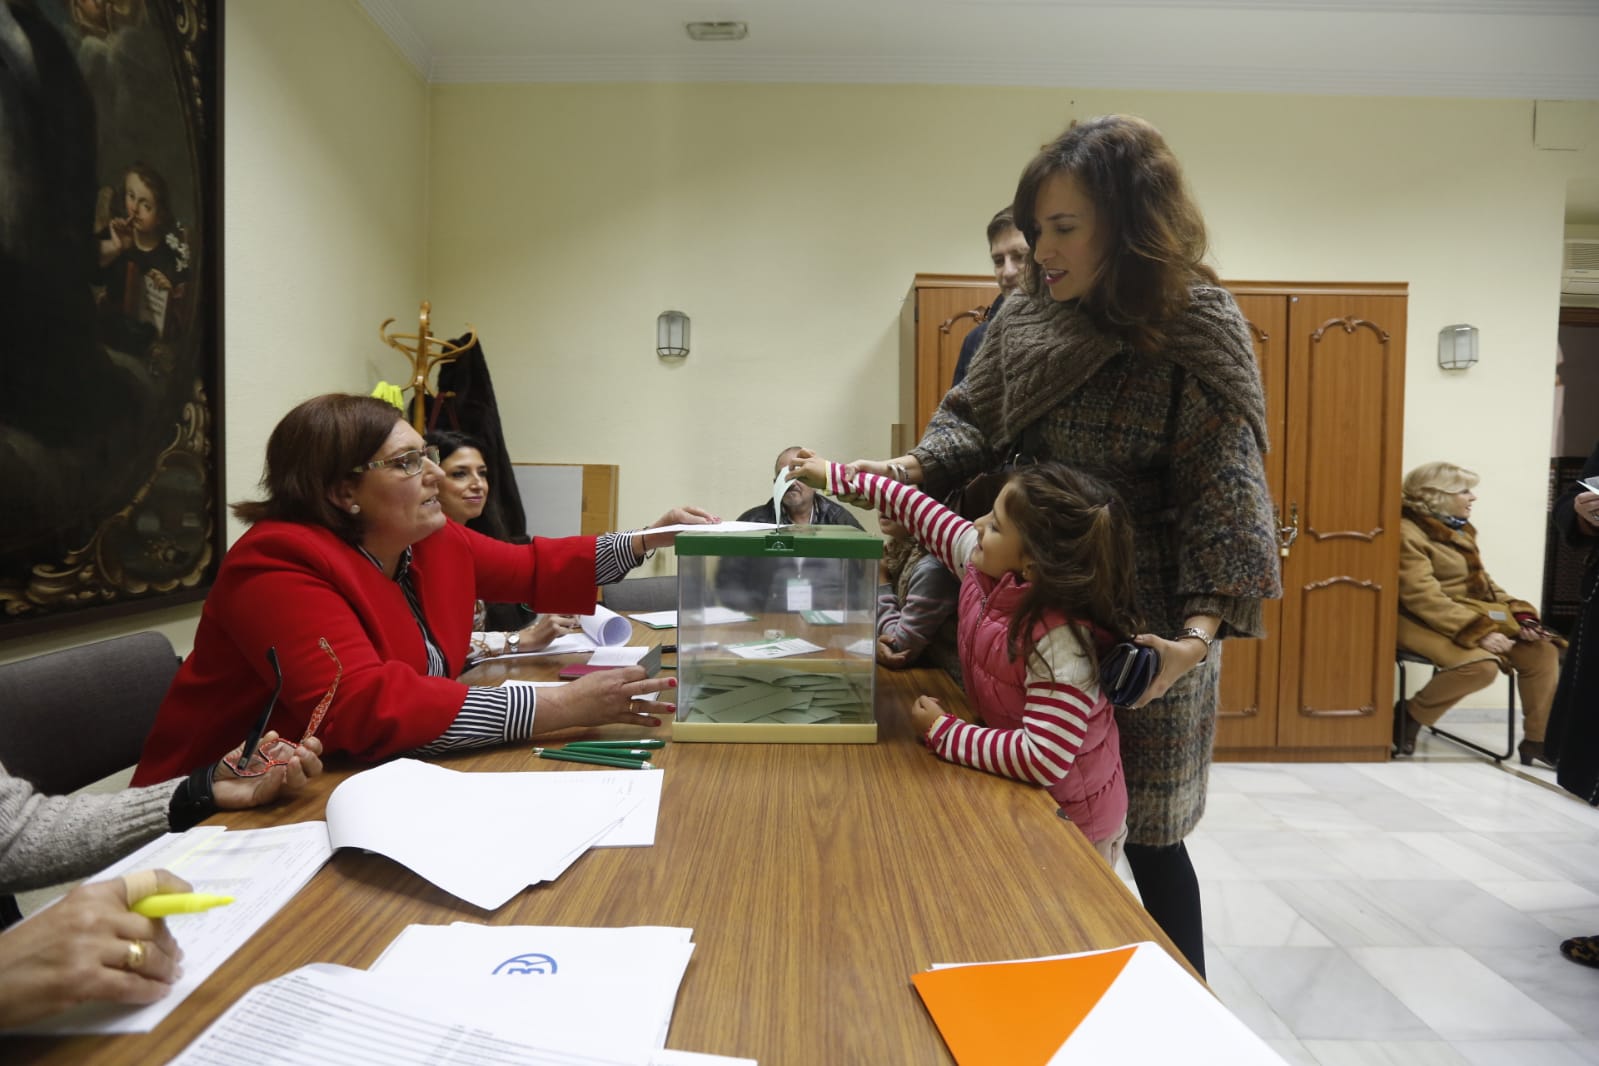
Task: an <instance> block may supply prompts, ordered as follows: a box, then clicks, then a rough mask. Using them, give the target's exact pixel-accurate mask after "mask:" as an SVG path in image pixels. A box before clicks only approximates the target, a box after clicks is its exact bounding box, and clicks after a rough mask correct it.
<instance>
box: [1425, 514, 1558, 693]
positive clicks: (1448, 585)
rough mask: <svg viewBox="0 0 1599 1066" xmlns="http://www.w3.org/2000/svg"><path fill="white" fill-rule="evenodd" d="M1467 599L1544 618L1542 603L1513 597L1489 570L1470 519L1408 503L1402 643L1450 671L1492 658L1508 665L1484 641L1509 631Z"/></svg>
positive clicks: (1507, 612) (1513, 613) (1511, 614)
mask: <svg viewBox="0 0 1599 1066" xmlns="http://www.w3.org/2000/svg"><path fill="white" fill-rule="evenodd" d="M1462 600H1475V601H1477V602H1479V603H1497V604H1502V605H1503V607H1504V613H1505V616H1506V619H1507V620H1511V619H1516V618H1531V619H1535V620H1536V619H1537V617H1538V609H1537V608H1536V607H1534V606H1533V605H1532V604H1530V603H1528V602H1527V601H1526V600H1518V599H1515V598H1514V597H1512V596H1511V595H1510V594H1509V593H1508V592H1506V591H1505V590H1504V589H1502V588H1500V587H1499V585H1498V584H1497V583H1496V582H1495V581H1494V579H1493V578H1492V577H1490V576H1489V575H1488V571H1487V570H1485V569H1483V565H1482V556H1481V555H1479V554H1478V552H1477V530H1476V528H1475V527H1474V526H1472V524H1471V523H1470V522H1467V523H1466V524H1465V525H1464V526H1462V527H1461V528H1460V529H1450V528H1449V526H1447V525H1446V524H1444V523H1443V522H1441V521H1439V520H1438V519H1437V518H1435V517H1433V516H1432V515H1429V514H1423V513H1421V512H1419V511H1415V510H1412V509H1411V508H1408V507H1407V508H1405V510H1404V512H1403V515H1402V516H1401V518H1400V519H1399V632H1398V643H1399V646H1400V647H1401V648H1403V649H1405V650H1406V651H1412V652H1415V653H1416V654H1417V655H1423V656H1426V657H1427V658H1428V659H1431V660H1432V661H1433V662H1434V663H1436V664H1437V665H1438V666H1439V667H1440V668H1442V669H1445V670H1450V669H1454V668H1455V667H1460V666H1465V665H1466V664H1467V663H1475V662H1483V661H1485V660H1488V659H1493V660H1496V661H1498V662H1499V665H1500V668H1501V669H1504V670H1508V669H1509V663H1508V661H1507V660H1504V659H1501V658H1500V657H1499V656H1497V655H1495V654H1494V653H1493V652H1491V651H1488V650H1487V649H1485V648H1483V647H1481V646H1480V645H1479V644H1478V642H1479V641H1480V640H1482V638H1483V637H1485V636H1487V635H1488V634H1489V633H1493V632H1496V631H1497V632H1504V631H1505V630H1504V629H1503V628H1502V627H1501V625H1500V624H1499V623H1498V622H1496V621H1495V620H1494V619H1492V618H1489V617H1488V615H1486V614H1484V613H1483V612H1482V611H1480V610H1477V609H1474V608H1472V607H1470V606H1467V605H1466V604H1465V603H1462V602H1461V601H1462ZM1507 635H1508V634H1507Z"/></svg>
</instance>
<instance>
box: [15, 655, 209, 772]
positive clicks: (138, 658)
mask: <svg viewBox="0 0 1599 1066" xmlns="http://www.w3.org/2000/svg"><path fill="white" fill-rule="evenodd" d="M177 672H178V656H177V653H176V652H174V651H173V650H172V644H171V642H170V641H168V640H167V638H166V637H164V636H162V635H161V634H160V633H134V634H132V635H130V636H126V637H116V638H114V639H112V640H102V641H99V642H97V643H94V644H84V645H82V646H80V647H76V648H68V649H66V650H65V651H58V652H51V653H50V654H47V655H36V656H34V657H33V658H31V659H23V660H20V661H19V662H14V663H7V664H5V665H3V666H0V765H4V766H5V768H6V772H8V773H10V774H11V775H12V776H14V777H21V778H24V779H26V780H28V781H30V782H32V784H33V786H34V787H35V788H37V789H38V790H39V791H40V792H42V793H45V794H46V795H51V796H59V795H64V794H66V793H68V792H74V791H76V790H78V789H80V788H82V787H83V786H84V785H88V784H92V783H93V782H95V781H98V780H100V779H101V778H102V777H106V776H109V775H110V774H114V773H116V772H117V771H118V770H124V769H126V768H128V767H129V766H132V765H133V764H134V763H136V762H138V761H139V752H140V750H141V749H142V748H143V747H144V738H145V736H146V734H148V733H149V732H150V726H151V725H152V724H154V722H155V714H156V711H157V710H158V709H159V708H160V706H161V701H162V700H163V699H164V698H165V697H166V694H167V688H168V686H170V685H171V684H172V677H173V675H174V674H176V673H177Z"/></svg>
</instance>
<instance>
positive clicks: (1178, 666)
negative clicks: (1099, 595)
mask: <svg viewBox="0 0 1599 1066" xmlns="http://www.w3.org/2000/svg"><path fill="white" fill-rule="evenodd" d="M1133 643H1134V644H1139V645H1142V646H1143V647H1146V648H1154V649H1155V650H1156V651H1158V652H1160V673H1158V674H1156V675H1155V680H1153V681H1151V682H1150V683H1149V687H1148V688H1147V689H1145V690H1144V695H1143V698H1141V699H1140V700H1139V701H1138V702H1137V703H1135V704H1133V706H1134V707H1142V706H1143V705H1144V704H1146V703H1148V702H1150V701H1151V700H1158V699H1160V698H1161V697H1162V696H1164V695H1165V694H1166V692H1167V690H1169V689H1170V688H1171V687H1172V686H1173V685H1175V684H1176V683H1177V679H1178V678H1180V677H1182V676H1183V675H1184V674H1186V673H1188V671H1190V670H1192V669H1193V668H1194V667H1196V666H1198V665H1199V664H1200V663H1202V662H1204V661H1205V655H1206V654H1207V653H1208V652H1209V651H1210V649H1209V648H1207V647H1205V645H1203V644H1201V643H1200V642H1199V641H1198V640H1194V639H1192V638H1189V639H1186V640H1167V639H1166V638H1165V637H1157V636H1155V634H1153V633H1140V634H1138V635H1137V636H1136V637H1134V638H1133Z"/></svg>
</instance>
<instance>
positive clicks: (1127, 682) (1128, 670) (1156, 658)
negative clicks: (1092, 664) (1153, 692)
mask: <svg viewBox="0 0 1599 1066" xmlns="http://www.w3.org/2000/svg"><path fill="white" fill-rule="evenodd" d="M1158 673H1160V652H1158V651H1156V650H1155V649H1154V648H1146V647H1144V646H1143V645H1142V644H1134V643H1132V642H1131V641H1124V642H1123V643H1121V644H1117V645H1116V646H1115V647H1113V648H1111V649H1110V650H1109V651H1107V652H1106V653H1105V654H1104V655H1102V656H1100V659H1099V688H1100V691H1101V692H1103V693H1104V694H1105V698H1106V699H1108V700H1110V702H1111V703H1113V704H1115V705H1116V706H1118V707H1128V706H1131V705H1132V704H1134V703H1137V702H1138V701H1139V699H1140V698H1141V697H1142V696H1143V695H1144V690H1145V689H1147V688H1149V683H1150V682H1151V681H1153V680H1155V675H1156V674H1158Z"/></svg>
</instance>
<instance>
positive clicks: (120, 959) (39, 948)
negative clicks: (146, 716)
mask: <svg viewBox="0 0 1599 1066" xmlns="http://www.w3.org/2000/svg"><path fill="white" fill-rule="evenodd" d="M241 749H242V745H241V747H240V749H235V750H234V751H233V752H232V753H231V755H230V757H231V758H233V759H237V758H238V757H239V756H241V755H242V754H243V752H242V750H241ZM321 755H322V744H321V742H320V741H318V740H317V739H316V738H314V737H313V738H310V739H308V740H306V741H305V742H304V743H303V744H300V745H292V744H290V743H289V742H288V741H286V740H282V739H280V738H279V737H278V735H277V734H276V733H268V734H267V735H266V736H264V737H262V738H261V743H260V746H259V751H258V753H257V754H256V756H255V757H254V758H252V760H251V767H247V768H246V769H250V768H252V767H254V765H255V764H256V763H257V762H258V761H259V762H272V761H275V762H277V763H278V765H274V766H272V767H271V768H270V769H268V770H267V771H266V772H264V773H260V774H255V775H253V776H246V777H240V776H238V775H236V774H235V773H234V772H233V771H232V770H231V769H230V768H229V767H228V765H226V760H224V761H220V762H218V763H215V764H212V765H210V766H205V767H201V768H200V769H198V770H196V771H195V772H194V773H192V774H190V775H188V776H187V777H182V778H175V779H173V780H171V781H167V782H163V783H162V784H158V785H150V786H148V787H145V788H130V789H124V790H123V791H121V792H118V793H113V794H98V795H96V794H78V795H73V796H41V795H39V794H38V793H36V792H35V791H34V790H33V786H32V785H30V784H29V783H28V782H26V781H24V780H22V779H21V778H16V777H12V776H11V775H10V774H7V773H6V772H5V768H4V767H0V892H5V893H10V892H18V891H22V890H25V889H31V888H42V887H44V886H46V885H51V884H59V883H60V882H62V881H69V880H71V879H72V878H75V877H82V876H84V875H85V874H89V873H92V872H94V871H95V870H99V869H102V868H104V867H105V866H107V865H108V864H110V863H112V862H115V861H116V860H117V859H119V858H121V857H122V856H124V855H126V854H128V853H129V852H131V851H133V850H134V849H135V848H137V847H139V846H140V845H142V844H144V843H145V842H146V841H149V840H152V839H154V838H155V837H157V836H160V835H161V834H162V833H165V832H168V831H179V832H181V831H182V830H184V829H188V828H189V827H190V826H192V825H195V824H197V823H199V822H200V821H202V820H204V819H205V818H207V817H209V816H210V815H212V814H214V813H216V812H217V811H219V810H242V809H244V808H246V807H257V806H260V805H262V804H265V803H270V802H272V801H274V800H277V799H281V798H286V797H289V796H291V795H293V794H294V793H296V792H298V791H299V790H300V789H302V788H303V787H304V786H305V784H306V782H307V781H308V780H309V779H310V778H312V777H315V776H316V775H317V774H319V773H321V772H322V758H321ZM191 888H192V886H190V885H189V884H188V883H186V882H185V881H183V879H182V878H179V877H177V876H176V875H175V874H172V873H170V872H169V871H166V870H142V871H139V872H137V873H130V874H127V875H126V876H124V877H122V878H120V879H118V880H112V881H100V882H96V883H93V884H85V885H79V886H78V887H77V888H74V889H73V890H72V891H71V892H69V893H67V895H66V896H65V897H64V898H63V899H62V900H60V902H58V903H56V904H55V905H53V906H51V907H48V908H46V909H44V910H42V911H40V912H39V913H37V914H35V915H33V916H32V917H31V918H29V919H28V920H27V921H24V922H21V923H20V924H17V925H15V926H12V927H11V928H5V926H7V925H10V924H11V922H14V921H16V920H17V918H19V917H20V915H19V913H18V911H17V909H16V903H15V901H14V900H13V899H12V898H11V897H10V896H3V897H0V928H4V932H0V1030H3V1029H7V1028H10V1027H13V1026H17V1025H22V1024H25V1023H27V1022H31V1021H33V1020H35V1019H38V1018H43V1017H46V1016H48V1015H51V1014H54V1013H56V1012H58V1011H61V1010H65V1009H66V1008H68V1007H71V1006H74V1005H76V1004H78V1003H84V1002H89V1001H102V1000H103V1001H109V1002H114V1003H152V1002H154V1001H155V1000H158V999H160V998H161V997H162V996H164V995H166V993H167V990H168V988H169V987H170V986H171V984H172V982H173V981H175V980H177V978H178V976H179V974H180V973H181V970H180V967H179V962H180V960H181V959H182V958H183V952H182V950H181V949H179V948H178V945H177V943H176V942H175V941H174V940H173V939H172V934H171V933H170V932H168V931H167V928H166V923H165V922H163V921H162V920H161V919H162V918H163V917H165V916H166V915H168V914H175V913H185V912H189V911H192V910H195V909H204V905H205V904H209V905H216V903H215V899H216V898H225V897H214V898H212V899H211V900H203V899H196V898H194V897H195V895H196V894H193V893H191ZM175 897H176V898H175ZM141 901H149V902H144V903H143V905H142V907H141ZM141 909H142V910H144V911H146V912H150V911H154V912H155V913H154V914H152V915H149V916H147V915H146V914H141V913H139V912H140V910H141Z"/></svg>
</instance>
